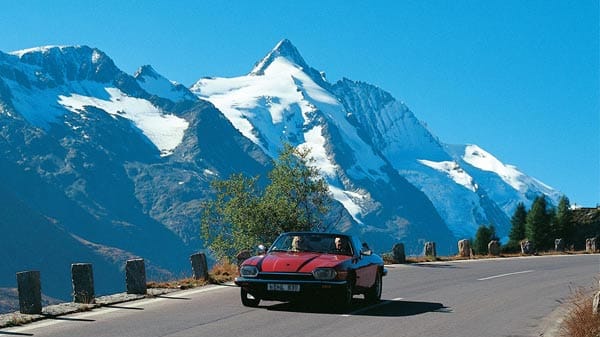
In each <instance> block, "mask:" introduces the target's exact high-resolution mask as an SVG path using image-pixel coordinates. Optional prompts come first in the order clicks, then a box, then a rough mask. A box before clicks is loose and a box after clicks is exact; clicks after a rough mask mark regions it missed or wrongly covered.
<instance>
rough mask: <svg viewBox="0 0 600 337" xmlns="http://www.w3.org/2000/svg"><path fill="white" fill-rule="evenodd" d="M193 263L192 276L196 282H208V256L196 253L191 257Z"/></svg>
mask: <svg viewBox="0 0 600 337" xmlns="http://www.w3.org/2000/svg"><path fill="white" fill-rule="evenodd" d="M190 262H191V263H192V276H193V277H194V279H195V280H199V279H205V280H208V264H207V263H206V255H205V254H204V253H196V254H193V255H191V256H190Z"/></svg>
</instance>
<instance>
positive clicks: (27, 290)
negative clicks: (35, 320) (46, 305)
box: [17, 271, 42, 314]
mask: <svg viewBox="0 0 600 337" xmlns="http://www.w3.org/2000/svg"><path fill="white" fill-rule="evenodd" d="M17 287H18V291H19V310H20V312H21V313H22V314H41V313H42V282H41V280H40V272H39V271H22V272H19V273H17Z"/></svg>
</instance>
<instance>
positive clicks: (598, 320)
mask: <svg viewBox="0 0 600 337" xmlns="http://www.w3.org/2000/svg"><path fill="white" fill-rule="evenodd" d="M592 302H593V296H591V295H590V293H589V291H584V290H583V289H578V290H576V291H575V292H574V294H573V295H572V296H571V298H570V299H569V302H568V305H569V306H570V308H569V313H568V314H567V315H566V316H565V318H564V321H563V323H562V326H561V330H560V334H561V336H562V337H600V314H597V315H594V314H593V313H592Z"/></svg>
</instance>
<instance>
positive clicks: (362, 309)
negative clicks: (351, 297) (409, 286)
mask: <svg viewBox="0 0 600 337" xmlns="http://www.w3.org/2000/svg"><path fill="white" fill-rule="evenodd" d="M401 299H402V297H396V298H394V299H391V300H385V301H381V302H379V303H376V304H372V305H370V306H368V307H364V308H360V309H357V310H354V311H352V312H350V313H348V314H343V315H340V316H341V317H350V316H352V315H356V314H360V313H361V312H364V311H367V310H371V309H373V308H377V307H380V306H382V305H386V304H388V303H391V302H393V301H400V300H401Z"/></svg>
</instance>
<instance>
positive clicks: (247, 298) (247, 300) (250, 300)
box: [240, 288, 260, 308]
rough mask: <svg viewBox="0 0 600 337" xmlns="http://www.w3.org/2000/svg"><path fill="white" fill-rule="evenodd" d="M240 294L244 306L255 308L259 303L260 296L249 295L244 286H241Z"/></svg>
mask: <svg viewBox="0 0 600 337" xmlns="http://www.w3.org/2000/svg"><path fill="white" fill-rule="evenodd" d="M240 296H241V298H242V304H243V305H244V306H246V307H253V308H256V307H258V304H259V303H260V298H258V297H254V296H252V295H250V294H249V293H248V292H247V291H246V289H244V288H241V290H240Z"/></svg>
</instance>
